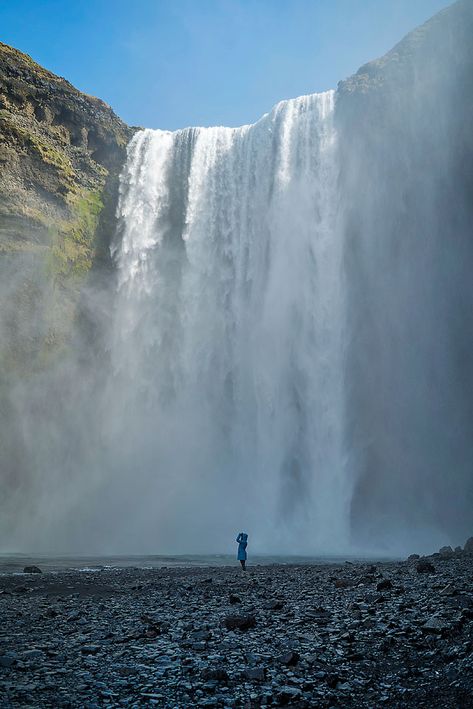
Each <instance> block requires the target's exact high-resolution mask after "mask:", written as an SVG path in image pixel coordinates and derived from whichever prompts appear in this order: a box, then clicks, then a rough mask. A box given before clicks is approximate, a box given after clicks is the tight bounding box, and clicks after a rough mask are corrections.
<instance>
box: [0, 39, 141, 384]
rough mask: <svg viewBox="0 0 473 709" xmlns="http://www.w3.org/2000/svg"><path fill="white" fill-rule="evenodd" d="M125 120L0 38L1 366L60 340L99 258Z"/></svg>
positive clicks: (39, 354) (38, 355)
mask: <svg viewBox="0 0 473 709" xmlns="http://www.w3.org/2000/svg"><path fill="white" fill-rule="evenodd" d="M132 133H133V129H131V128H129V127H128V126H126V125H125V124H124V123H123V122H122V121H121V120H120V119H119V118H118V117H117V116H116V115H115V114H114V113H113V111H112V109H111V108H110V107H109V106H107V105H106V104H105V103H104V102H103V101H101V100H99V99H97V98H94V97H91V96H87V95H85V94H83V93H81V92H80V91H78V90H77V89H75V88H74V87H73V86H72V85H71V84H70V83H69V82H67V81H66V80H65V79H62V78H60V77H58V76H55V75H54V74H52V73H51V72H49V71H47V70H46V69H43V68H42V67H41V66H39V65H38V64H36V63H35V62H34V61H33V60H32V59H31V58H30V57H29V56H27V55H26V54H23V53H21V52H19V51H18V50H16V49H13V48H12V47H9V46H7V45H5V44H1V43H0V278H1V281H2V287H1V293H0V295H1V297H2V301H3V307H2V313H1V314H0V335H1V336H2V345H0V365H7V370H9V369H10V366H12V367H13V368H14V369H18V368H20V369H22V370H26V371H28V370H30V369H31V368H32V367H33V368H34V366H35V365H36V364H39V366H42V365H41V360H43V359H44V357H45V355H46V354H47V353H48V352H50V351H54V350H57V348H58V346H61V345H63V344H64V343H65V342H66V341H67V338H68V335H69V334H70V331H71V324H72V322H73V321H74V319H75V314H76V311H77V304H78V302H79V293H80V289H81V285H82V284H83V282H84V278H85V277H86V276H87V274H88V273H89V271H90V269H91V268H92V266H93V265H95V264H97V263H101V264H102V265H103V264H105V263H106V260H107V258H108V256H107V254H108V249H107V246H108V240H109V238H110V236H111V233H112V232H113V220H114V208H115V200H116V191H117V189H116V188H117V180H118V174H119V171H120V169H121V165H122V164H123V161H124V158H125V153H126V144H127V142H128V140H129V138H130V136H131V135H132Z"/></svg>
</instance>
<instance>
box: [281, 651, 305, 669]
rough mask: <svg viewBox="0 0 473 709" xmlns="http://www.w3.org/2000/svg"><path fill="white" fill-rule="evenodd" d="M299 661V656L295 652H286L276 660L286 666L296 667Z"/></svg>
mask: <svg viewBox="0 0 473 709" xmlns="http://www.w3.org/2000/svg"><path fill="white" fill-rule="evenodd" d="M299 659H300V655H299V653H298V652H296V651H295V650H288V651H287V652H285V653H283V654H282V655H280V656H279V657H278V658H277V660H278V662H280V663H281V664H283V665H288V666H291V665H297V663H298V662H299Z"/></svg>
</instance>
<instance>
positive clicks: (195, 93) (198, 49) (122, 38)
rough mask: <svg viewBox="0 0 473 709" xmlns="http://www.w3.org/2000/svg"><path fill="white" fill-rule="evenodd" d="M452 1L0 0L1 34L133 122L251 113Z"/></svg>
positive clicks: (359, 58)
mask: <svg viewBox="0 0 473 709" xmlns="http://www.w3.org/2000/svg"><path fill="white" fill-rule="evenodd" d="M449 4H450V2H449V0H0V28H1V33H0V39H1V41H3V42H6V43H7V44H11V45H13V46H15V47H17V48H18V49H21V50H22V51H24V52H27V53H28V54H30V55H31V56H32V57H33V58H34V59H35V60H36V61H38V62H39V63H40V64H42V65H43V66H45V67H47V68H48V69H50V70H51V71H53V72H55V73H56V74H59V75H61V76H64V77H65V78H67V79H68V80H69V81H71V82H72V83H73V84H74V85H75V86H77V87H78V88H79V89H81V90H82V91H85V92H86V93H89V94H93V95H95V96H99V97H100V98H102V99H103V100H104V101H106V102H107V103H109V104H110V105H111V106H112V107H113V108H114V110H115V111H116V112H117V113H118V114H119V115H120V116H121V117H122V118H123V119H124V120H125V121H126V122H127V123H130V124H132V125H141V126H147V127H150V128H167V129H175V128H182V127H185V126H188V125H230V126H234V125H240V124H242V123H252V122H254V121H255V120H257V119H258V118H259V117H260V116H261V115H262V114H263V113H266V112H267V111H268V110H269V109H270V108H271V106H272V105H273V104H275V103H276V102H277V101H280V100H281V99H284V98H291V97H294V96H298V95H300V94H307V93H312V92H315V91H323V90H325V89H329V88H335V87H336V84H337V82H338V81H339V80H340V79H343V78H345V77H346V76H349V75H350V74H352V73H354V72H355V71H356V70H357V69H358V67H359V66H360V65H361V64H364V63H365V62H366V61H369V60H370V59H374V58H376V57H377V56H380V55H382V54H384V53H385V52H386V51H387V50H389V49H390V48H391V47H392V46H393V45H394V44H395V43H396V42H397V41H399V40H400V39H401V38H402V37H403V36H404V35H405V34H406V33H407V32H408V31H409V30H411V29H413V28H414V27H416V26H417V25H419V24H421V23H422V22H424V21H425V20H427V19H428V18H429V17H430V16H431V15H433V14H435V13H436V12H437V11H438V10H440V9H442V8H443V7H445V6H447V5H449Z"/></svg>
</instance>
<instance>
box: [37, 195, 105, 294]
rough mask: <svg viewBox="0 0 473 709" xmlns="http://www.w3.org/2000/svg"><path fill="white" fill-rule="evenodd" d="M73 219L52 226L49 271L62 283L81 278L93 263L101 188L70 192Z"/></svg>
mask: <svg viewBox="0 0 473 709" xmlns="http://www.w3.org/2000/svg"><path fill="white" fill-rule="evenodd" d="M69 202H70V208H71V213H72V219H71V220H70V221H63V222H62V223H61V224H60V225H55V227H53V228H51V253H50V258H49V264H48V268H49V273H50V275H51V277H52V278H53V279H54V281H55V282H56V283H58V284H60V285H62V286H65V285H67V284H68V281H72V283H71V285H74V283H75V282H76V281H80V280H81V279H82V278H84V277H85V276H86V275H87V272H88V271H89V269H90V267H91V266H92V262H93V258H94V253H95V234H96V230H97V225H98V221H99V217H100V212H101V211H102V209H103V202H102V194H101V192H99V191H95V192H94V191H88V192H82V193H81V194H79V195H77V194H70V195H69Z"/></svg>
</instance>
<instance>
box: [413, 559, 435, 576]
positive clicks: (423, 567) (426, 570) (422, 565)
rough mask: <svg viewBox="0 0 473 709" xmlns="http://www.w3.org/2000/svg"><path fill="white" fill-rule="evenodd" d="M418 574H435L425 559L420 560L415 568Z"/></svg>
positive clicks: (433, 567) (433, 568) (430, 564)
mask: <svg viewBox="0 0 473 709" xmlns="http://www.w3.org/2000/svg"><path fill="white" fill-rule="evenodd" d="M416 570H417V573H418V574H435V566H434V565H433V564H432V563H431V562H430V561H427V559H421V561H419V563H418V564H417V566H416Z"/></svg>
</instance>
